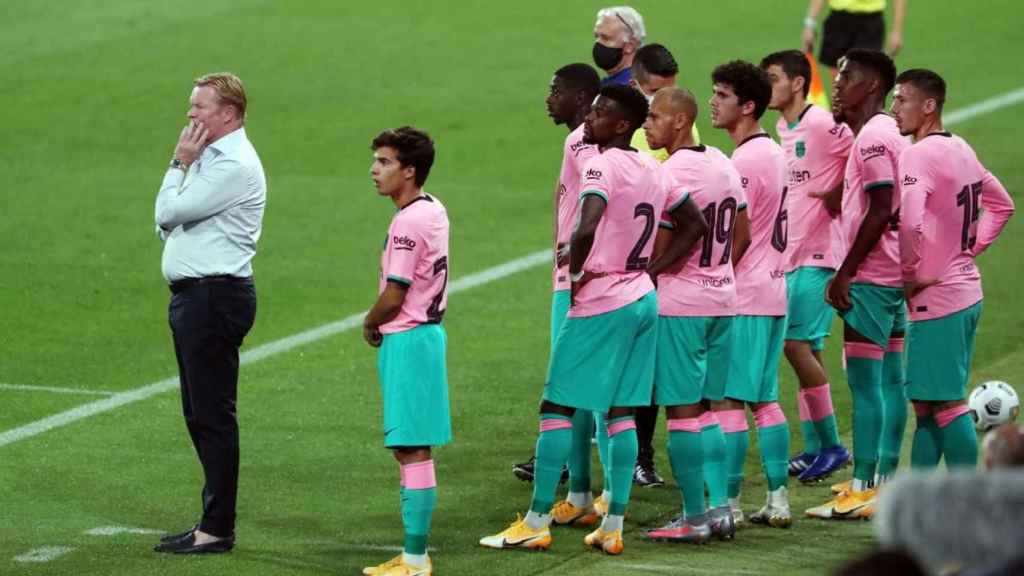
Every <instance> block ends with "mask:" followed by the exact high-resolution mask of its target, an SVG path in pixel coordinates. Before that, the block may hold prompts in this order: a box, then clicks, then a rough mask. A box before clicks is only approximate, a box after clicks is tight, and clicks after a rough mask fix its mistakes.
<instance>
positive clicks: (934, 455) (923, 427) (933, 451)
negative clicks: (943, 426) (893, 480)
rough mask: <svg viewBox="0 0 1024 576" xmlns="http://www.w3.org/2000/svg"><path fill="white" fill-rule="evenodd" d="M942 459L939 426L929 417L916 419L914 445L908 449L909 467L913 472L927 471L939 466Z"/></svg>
mask: <svg viewBox="0 0 1024 576" xmlns="http://www.w3.org/2000/svg"><path fill="white" fill-rule="evenodd" d="M940 458H942V438H941V436H940V435H939V425H938V424H936V423H935V418H934V417H933V416H931V415H928V416H918V417H917V429H915V430H914V443H913V444H912V445H911V448H910V467H911V468H913V469H914V470H927V469H932V468H935V467H936V466H938V465H939V459H940Z"/></svg>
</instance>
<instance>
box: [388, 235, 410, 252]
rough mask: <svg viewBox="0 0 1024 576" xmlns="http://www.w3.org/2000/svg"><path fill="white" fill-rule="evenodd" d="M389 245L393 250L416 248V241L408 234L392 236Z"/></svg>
mask: <svg viewBox="0 0 1024 576" xmlns="http://www.w3.org/2000/svg"><path fill="white" fill-rule="evenodd" d="M391 245H392V246H394V247H395V250H410V251H411V250H412V249H414V248H416V241H415V240H413V239H412V238H409V237H408V236H392V238H391Z"/></svg>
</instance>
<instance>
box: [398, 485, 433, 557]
mask: <svg viewBox="0 0 1024 576" xmlns="http://www.w3.org/2000/svg"><path fill="white" fill-rule="evenodd" d="M435 503H437V488H425V489H423V490H406V489H403V490H402V526H403V528H404V529H405V547H404V551H405V553H406V554H426V553H427V535H428V534H430V519H431V518H432V517H433V515H434V504H435Z"/></svg>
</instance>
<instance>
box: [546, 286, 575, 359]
mask: <svg viewBox="0 0 1024 576" xmlns="http://www.w3.org/2000/svg"><path fill="white" fill-rule="evenodd" d="M571 301H572V294H571V291H570V290H558V291H557V292H555V293H554V294H552V295H551V349H552V350H554V349H555V339H557V338H558V331H559V330H561V329H562V322H563V321H565V315H566V314H568V313H569V304H570V302H571Z"/></svg>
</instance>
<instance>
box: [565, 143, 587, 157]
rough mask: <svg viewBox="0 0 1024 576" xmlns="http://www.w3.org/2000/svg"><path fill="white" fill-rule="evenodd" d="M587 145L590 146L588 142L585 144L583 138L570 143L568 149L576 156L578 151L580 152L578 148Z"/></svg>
mask: <svg viewBox="0 0 1024 576" xmlns="http://www.w3.org/2000/svg"><path fill="white" fill-rule="evenodd" d="M587 146H590V144H587V143H586V142H584V141H583V140H580V141H579V142H576V143H575V144H572V145H571V146H569V151H570V152H572V153H573V154H574V155H577V156H578V155H579V153H580V150H583V149H584V148H586V147H587Z"/></svg>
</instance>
